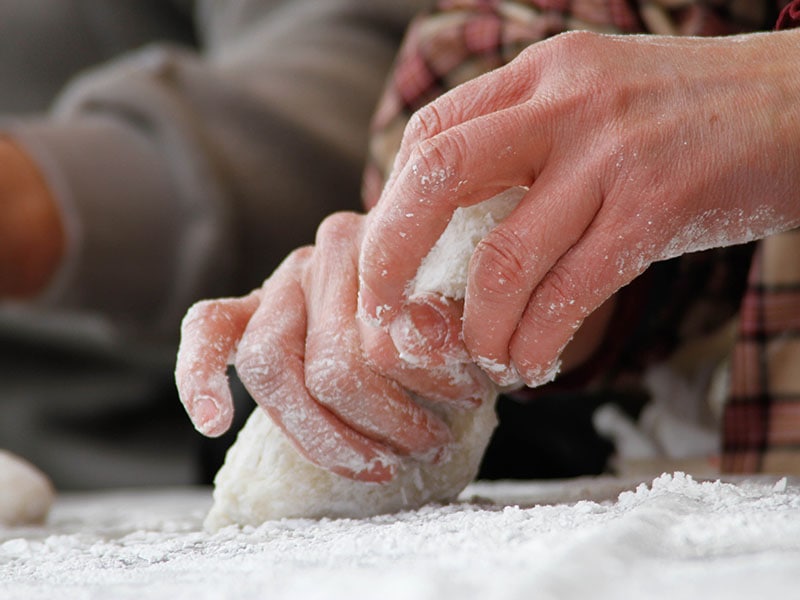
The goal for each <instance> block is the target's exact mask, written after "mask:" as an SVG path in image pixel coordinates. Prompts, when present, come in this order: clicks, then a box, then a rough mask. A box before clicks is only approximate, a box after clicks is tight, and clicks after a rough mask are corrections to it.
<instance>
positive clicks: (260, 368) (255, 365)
mask: <svg viewBox="0 0 800 600" xmlns="http://www.w3.org/2000/svg"><path fill="white" fill-rule="evenodd" d="M275 358H276V357H274V356H273V353H271V352H269V351H268V350H267V349H266V348H264V347H263V346H262V345H260V344H246V345H244V346H242V347H240V348H239V350H238V351H237V353H236V358H235V360H234V367H235V368H236V373H237V375H238V376H239V379H241V381H242V383H243V384H244V386H245V387H246V388H247V390H248V391H249V392H250V393H251V394H252V395H253V396H257V397H258V398H259V399H266V398H268V397H269V396H270V395H271V394H273V393H274V392H275V391H276V390H277V389H279V388H280V386H281V384H282V381H283V377H284V376H283V373H284V369H282V368H279V367H278V365H279V364H281V363H280V361H279V360H275Z"/></svg>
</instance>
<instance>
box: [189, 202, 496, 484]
mask: <svg viewBox="0 0 800 600" xmlns="http://www.w3.org/2000/svg"><path fill="white" fill-rule="evenodd" d="M362 229H363V217H362V216H359V215H355V214H350V213H339V214H335V215H333V216H331V217H329V218H328V219H326V220H325V221H324V222H323V223H322V225H321V226H320V228H319V231H318V234H317V240H316V245H315V246H314V247H306V248H302V249H300V250H297V251H295V252H294V253H293V254H292V255H290V256H289V257H288V258H287V259H286V260H285V261H284V262H283V264H282V265H281V266H280V267H279V268H278V269H277V270H276V272H275V273H274V274H273V275H272V276H271V277H270V278H269V279H268V280H267V281H266V282H265V283H264V285H263V286H262V288H261V289H260V290H257V291H255V292H253V293H251V294H250V295H248V296H245V297H243V298H234V299H220V300H211V301H204V302H200V303H198V304H196V305H195V306H193V307H192V308H191V309H190V310H189V312H188V313H187V315H186V317H185V318H184V322H183V326H182V331H181V345H180V349H179V352H178V360H177V367H176V381H177V384H178V389H179V393H180V396H181V400H182V402H183V403H184V405H185V406H186V409H187V411H188V413H189V415H190V416H191V418H192V420H193V422H194V423H195V425H196V427H197V428H198V430H200V431H201V432H203V433H205V434H207V435H219V434H221V433H223V432H224V431H225V430H227V429H228V427H229V426H230V423H231V419H232V401H231V396H230V391H229V389H228V381H227V376H226V373H225V372H226V368H227V365H228V363H229V362H232V363H233V364H234V365H235V367H236V370H237V373H238V375H239V377H240V379H241V380H242V383H243V384H244V385H245V387H246V388H247V390H248V391H249V392H250V394H251V395H252V397H253V398H254V400H255V401H256V402H257V403H258V404H259V405H260V406H261V407H262V408H263V409H264V410H265V411H266V412H267V413H268V414H269V416H270V418H271V419H272V420H273V421H274V422H275V423H276V424H277V425H278V426H279V427H280V428H281V429H282V430H283V431H284V433H285V434H286V435H287V436H288V437H289V438H290V439H291V440H292V442H293V443H294V445H295V446H296V447H297V449H298V450H300V452H301V453H302V454H303V455H304V456H306V458H308V459H309V460H311V461H312V462H314V463H316V464H318V465H320V466H322V467H324V468H326V469H328V470H331V471H333V472H335V473H338V474H340V475H344V476H346V477H350V478H354V479H361V480H367V481H385V480H388V479H391V478H392V477H393V475H394V473H395V469H396V463H397V460H398V458H399V457H403V456H413V457H415V458H417V459H420V460H424V461H431V460H436V459H437V458H438V456H439V453H440V452H441V451H442V449H443V448H444V447H445V446H446V445H447V444H448V443H449V442H450V439H451V436H450V430H449V428H448V426H447V425H446V424H445V422H444V421H442V420H441V419H440V418H439V417H438V416H437V415H436V414H435V413H434V412H432V411H431V410H429V409H428V408H426V407H424V406H423V405H422V404H421V403H419V402H418V401H417V399H416V398H415V397H414V395H413V394H418V395H419V396H422V397H424V398H426V399H427V400H428V401H433V402H442V401H444V402H452V403H456V404H460V405H463V406H466V407H474V406H475V405H476V404H479V403H480V402H481V401H482V399H483V398H485V397H486V396H487V390H488V389H489V385H490V384H489V382H488V381H487V380H486V378H485V377H484V376H483V375H482V374H481V373H480V372H479V371H478V370H477V369H475V368H474V367H472V366H470V365H468V364H462V365H455V366H452V367H450V368H446V369H445V368H441V369H421V368H415V367H413V366H411V365H407V364H405V363H404V362H403V361H402V360H401V359H400V357H399V355H398V354H397V351H396V350H395V348H394V346H393V345H392V344H391V340H390V339H389V337H388V335H386V334H383V333H381V332H372V335H369V336H367V337H366V341H365V345H362V340H361V335H360V331H359V327H360V323H359V321H358V320H357V319H356V307H357V285H358V277H357V263H358V248H359V243H360V241H361V235H362ZM455 336H456V337H457V336H458V331H457V330H456V333H455ZM365 348H366V352H365ZM368 357H369V358H368Z"/></svg>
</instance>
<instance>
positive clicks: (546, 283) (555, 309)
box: [529, 265, 577, 328]
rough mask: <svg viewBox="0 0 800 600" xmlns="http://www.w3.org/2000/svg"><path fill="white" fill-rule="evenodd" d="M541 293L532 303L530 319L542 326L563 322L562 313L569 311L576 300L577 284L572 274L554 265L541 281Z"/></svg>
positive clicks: (556, 324)
mask: <svg viewBox="0 0 800 600" xmlns="http://www.w3.org/2000/svg"><path fill="white" fill-rule="evenodd" d="M541 289H542V293H541V294H539V296H538V298H537V299H536V301H535V302H534V303H533V304H532V306H531V308H532V312H531V311H529V312H530V313H531V320H532V321H535V322H536V324H537V325H538V326H539V327H540V328H542V327H554V326H559V325H562V324H563V319H564V314H565V313H566V312H570V311H571V310H572V309H573V306H574V304H575V302H576V296H577V293H576V292H577V285H576V280H575V277H574V275H573V274H572V273H571V272H569V271H567V270H566V269H564V268H563V267H560V266H559V265H555V266H554V267H553V268H552V269H551V270H550V271H549V272H548V274H547V276H546V277H545V278H544V280H543V281H542V283H541Z"/></svg>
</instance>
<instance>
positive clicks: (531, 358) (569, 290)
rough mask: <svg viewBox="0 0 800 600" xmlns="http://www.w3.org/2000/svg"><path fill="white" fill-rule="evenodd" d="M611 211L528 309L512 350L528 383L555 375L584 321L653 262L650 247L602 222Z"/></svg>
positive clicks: (545, 282)
mask: <svg viewBox="0 0 800 600" xmlns="http://www.w3.org/2000/svg"><path fill="white" fill-rule="evenodd" d="M605 216H607V215H603V214H600V215H598V217H597V218H596V219H595V222H594V223H593V225H592V226H591V227H590V228H589V229H588V230H587V231H586V233H585V235H584V236H583V237H582V238H581V240H580V241H579V242H577V243H576V244H575V245H574V246H573V247H572V248H570V250H568V251H567V252H566V253H565V254H564V255H563V256H562V257H561V258H560V259H559V260H558V261H557V262H556V263H555V264H554V265H553V267H552V268H551V269H550V271H549V272H548V273H547V275H546V276H545V277H544V278H543V279H542V281H541V283H540V284H539V285H538V286H537V288H536V290H535V291H534V293H533V294H532V296H531V299H530V302H529V304H528V305H527V307H526V308H525V311H524V313H523V315H522V317H521V319H520V322H519V326H518V328H517V330H516V332H515V333H514V335H513V337H512V339H511V343H510V345H509V351H510V358H511V362H512V364H513V365H514V366H515V368H516V369H517V371H518V372H519V373H520V375H521V376H522V379H523V380H524V381H525V383H526V384H528V385H531V386H537V385H541V384H543V383H546V382H547V381H550V380H551V379H553V378H554V377H555V375H556V373H557V372H558V370H559V365H560V358H559V357H560V355H561V353H562V352H563V351H564V349H565V348H566V347H567V344H569V342H570V341H571V340H572V338H573V336H574V335H575V334H576V332H577V330H578V329H579V328H580V327H581V325H582V324H583V323H584V320H585V319H586V318H587V317H588V316H590V315H591V316H592V317H594V316H596V315H598V314H599V312H598V309H600V308H606V307H607V305H605V304H604V303H605V302H606V300H607V299H608V298H610V297H611V296H612V295H613V294H614V293H615V292H616V291H617V290H619V289H620V288H621V287H623V286H624V285H627V284H628V283H630V282H631V281H633V279H635V278H636V277H638V276H639V275H641V274H642V273H643V272H644V271H645V270H646V269H647V267H648V266H649V264H650V263H651V256H652V254H651V252H650V251H649V249H648V250H645V249H643V248H642V247H641V245H639V246H637V245H636V243H634V242H632V240H630V239H628V236H627V235H624V234H616V233H615V234H612V233H610V232H612V231H613V232H617V231H620V230H619V229H618V228H613V229H612V228H610V227H607V226H606V227H604V226H603V225H600V224H599V223H602V222H604V221H605V219H604V218H603V217H605ZM606 312H607V311H606ZM607 317H608V315H606V317H605V318H604V319H602V321H603V322H604V323H605V322H607ZM587 324H588V323H587ZM601 335H602V332H601Z"/></svg>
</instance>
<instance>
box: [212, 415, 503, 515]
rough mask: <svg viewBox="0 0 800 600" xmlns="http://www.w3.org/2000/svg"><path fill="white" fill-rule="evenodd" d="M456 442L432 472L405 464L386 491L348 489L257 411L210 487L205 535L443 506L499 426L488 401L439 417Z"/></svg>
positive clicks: (351, 484) (349, 483) (470, 475)
mask: <svg viewBox="0 0 800 600" xmlns="http://www.w3.org/2000/svg"><path fill="white" fill-rule="evenodd" d="M439 414H440V415H441V416H442V417H443V418H444V419H445V420H446V421H447V422H448V424H449V425H450V427H451V430H452V432H453V438H454V442H453V443H452V444H451V445H450V447H449V448H448V452H447V454H446V455H445V456H444V457H443V458H442V460H440V461H439V462H438V463H437V464H430V463H425V462H420V461H417V460H414V459H411V458H408V459H405V460H404V461H402V462H401V464H400V467H399V469H398V472H397V475H396V477H395V478H394V479H392V480H391V481H389V482H388V483H382V484H379V483H369V482H363V481H354V480H352V479H348V478H346V477H342V476H340V475H336V474H335V473H331V472H329V471H326V470H324V469H322V468H320V467H318V466H316V465H314V464H312V463H311V462H309V461H308V460H307V459H306V458H304V457H303V456H302V455H301V454H300V453H299V452H297V450H295V448H294V446H292V444H291V442H290V441H289V440H288V438H287V437H286V436H285V435H284V434H283V432H282V431H281V430H280V429H279V428H278V427H277V426H276V425H274V424H273V422H272V421H271V420H270V418H269V417H268V416H267V414H266V413H265V412H264V411H262V410H261V409H256V410H254V411H253V413H252V414H251V415H250V418H249V419H248V421H247V423H246V424H245V426H244V427H243V428H242V430H241V431H240V432H239V436H238V438H237V440H236V443H235V444H234V445H233V446H231V448H230V450H229V451H228V454H227V456H226V458H225V464H223V466H222V468H221V469H220V470H219V472H218V473H217V476H216V478H215V480H214V484H215V488H214V505H213V507H212V508H211V511H210V512H209V514H208V516H207V517H206V520H205V527H206V528H207V529H209V530H211V531H215V530H217V529H219V528H221V527H225V526H226V525H232V524H238V525H260V524H261V523H263V522H265V521H268V520H272V519H280V518H284V517H288V518H321V517H332V518H337V517H338V518H344V517H351V518H359V517H367V516H372V515H377V514H382V513H391V512H397V511H400V510H405V509H412V508H418V507H420V506H422V505H423V504H426V503H428V502H433V501H449V500H453V499H455V497H456V496H458V494H459V493H460V492H461V490H463V489H464V487H465V486H466V485H467V484H468V483H469V482H470V481H472V480H473V479H474V478H475V475H476V474H477V471H478V467H479V466H480V461H481V458H482V457H483V452H484V450H485V449H486V445H487V444H488V443H489V438H490V437H491V435H492V431H493V430H494V428H495V425H496V424H497V418H496V416H495V411H494V400H493V399H488V400H487V401H486V402H484V403H483V405H482V406H481V407H480V408H478V409H477V410H471V411H465V410H460V409H451V410H448V411H439Z"/></svg>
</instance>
